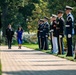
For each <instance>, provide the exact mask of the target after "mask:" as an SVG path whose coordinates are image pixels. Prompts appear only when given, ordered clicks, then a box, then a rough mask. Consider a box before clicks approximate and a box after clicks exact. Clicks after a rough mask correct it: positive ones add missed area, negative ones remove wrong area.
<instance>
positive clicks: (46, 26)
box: [43, 22, 49, 50]
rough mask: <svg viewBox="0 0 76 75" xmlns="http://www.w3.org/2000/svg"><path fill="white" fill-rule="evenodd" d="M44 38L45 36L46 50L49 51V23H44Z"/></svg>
mask: <svg viewBox="0 0 76 75" xmlns="http://www.w3.org/2000/svg"><path fill="white" fill-rule="evenodd" d="M43 36H44V41H43V43H44V50H48V36H49V23H48V22H45V23H44V28H43Z"/></svg>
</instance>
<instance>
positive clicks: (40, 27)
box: [37, 19, 44, 49]
mask: <svg viewBox="0 0 76 75" xmlns="http://www.w3.org/2000/svg"><path fill="white" fill-rule="evenodd" d="M43 23H44V20H43V19H40V20H39V22H38V33H37V36H38V45H39V49H43Z"/></svg>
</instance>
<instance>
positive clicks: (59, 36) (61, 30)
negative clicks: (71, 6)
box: [56, 10, 65, 54]
mask: <svg viewBox="0 0 76 75" xmlns="http://www.w3.org/2000/svg"><path fill="white" fill-rule="evenodd" d="M57 16H58V18H57V27H56V29H57V41H58V54H64V49H63V36H64V24H65V21H64V19H63V11H62V10H59V11H58V13H57Z"/></svg>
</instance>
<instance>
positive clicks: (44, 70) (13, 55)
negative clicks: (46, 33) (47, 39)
mask: <svg viewBox="0 0 76 75" xmlns="http://www.w3.org/2000/svg"><path fill="white" fill-rule="evenodd" d="M0 48H1V51H0V52H1V62H2V75H76V62H72V61H69V60H66V59H62V58H59V57H56V56H53V55H49V54H46V53H43V52H41V51H35V50H32V49H29V48H25V47H22V49H21V50H20V49H18V48H17V47H16V46H13V47H12V49H7V47H6V46H1V47H0Z"/></svg>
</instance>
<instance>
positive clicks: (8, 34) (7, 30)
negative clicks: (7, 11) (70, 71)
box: [6, 24, 14, 49]
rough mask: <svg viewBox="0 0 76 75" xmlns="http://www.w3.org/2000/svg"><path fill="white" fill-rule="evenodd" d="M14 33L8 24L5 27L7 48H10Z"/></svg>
mask: <svg viewBox="0 0 76 75" xmlns="http://www.w3.org/2000/svg"><path fill="white" fill-rule="evenodd" d="M13 35H14V31H13V29H12V27H11V25H10V24H9V25H8V28H7V29H6V37H7V43H8V49H11V43H12V37H13Z"/></svg>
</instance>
